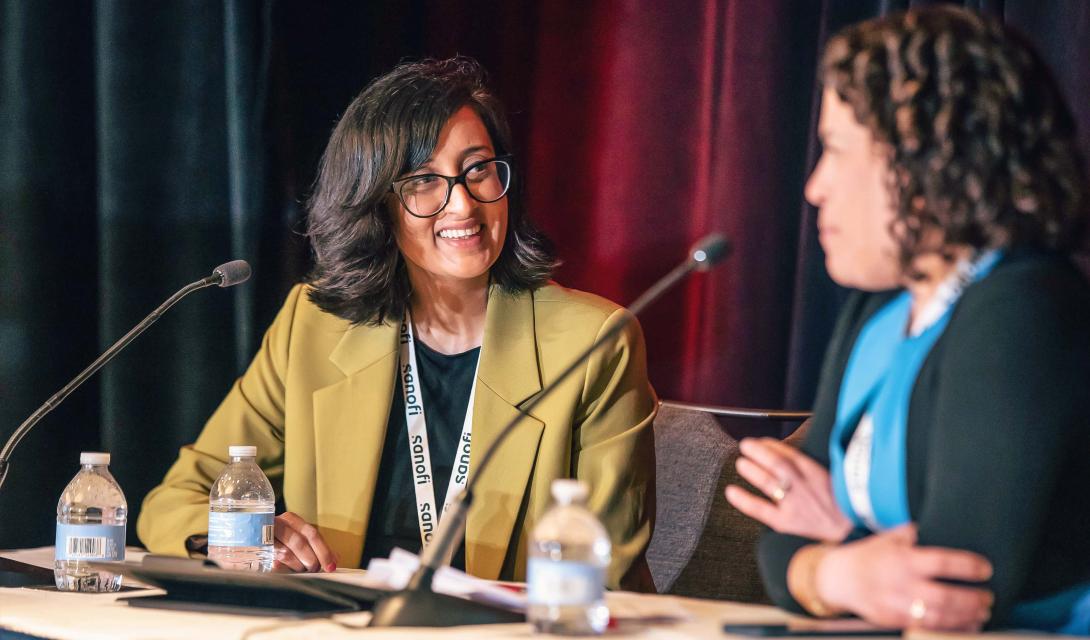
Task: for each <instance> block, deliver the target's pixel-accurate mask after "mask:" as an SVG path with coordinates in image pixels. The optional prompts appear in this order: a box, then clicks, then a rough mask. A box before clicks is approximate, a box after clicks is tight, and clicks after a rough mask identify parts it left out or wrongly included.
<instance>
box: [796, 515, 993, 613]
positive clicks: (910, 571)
mask: <svg viewBox="0 0 1090 640" xmlns="http://www.w3.org/2000/svg"><path fill="white" fill-rule="evenodd" d="M915 545H916V526H915V525H913V524H907V525H904V526H901V527H897V528H896V529H891V530H889V531H885V532H882V533H878V534H875V535H872V536H869V537H867V538H863V539H862V540H859V541H857V542H852V543H849V544H845V545H842V546H840V547H838V548H836V549H833V550H831V551H829V552H828V553H827V554H826V555H825V557H824V558H823V559H822V560H821V563H820V564H819V565H818V567H817V575H816V585H815V587H816V590H817V594H818V597H820V598H821V600H822V601H824V602H825V603H827V604H829V605H831V606H833V607H836V608H838V609H844V610H847V611H851V612H853V613H855V614H857V615H859V616H860V617H861V618H863V619H865V620H867V621H869V622H872V623H874V624H877V625H880V626H883V627H890V628H917V629H933V630H943V631H976V630H979V629H980V627H981V626H982V625H983V624H984V623H985V622H987V620H988V618H989V617H990V616H991V607H992V593H991V592H990V591H988V590H987V589H983V588H977V587H967V586H960V585H953V584H946V583H943V582H940V581H941V580H960V581H962V582H982V581H984V580H987V579H988V578H990V577H991V575H992V565H991V563H989V562H988V560H987V559H986V558H984V557H983V556H981V555H979V554H976V553H972V552H969V551H960V550H956V549H947V548H942V547H917V546H915Z"/></svg>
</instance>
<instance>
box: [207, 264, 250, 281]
mask: <svg viewBox="0 0 1090 640" xmlns="http://www.w3.org/2000/svg"><path fill="white" fill-rule="evenodd" d="M212 277H214V278H218V279H219V286H221V287H233V286H235V285H236V284H240V283H242V282H246V281H247V280H249V279H250V263H248V262H246V261H245V260H232V261H230V262H225V263H223V264H221V265H220V266H218V267H216V268H215V269H213V270H212Z"/></svg>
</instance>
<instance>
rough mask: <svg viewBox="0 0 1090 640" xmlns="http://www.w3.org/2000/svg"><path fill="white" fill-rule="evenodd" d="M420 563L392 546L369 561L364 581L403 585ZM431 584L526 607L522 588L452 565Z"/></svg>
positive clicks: (470, 596)
mask: <svg viewBox="0 0 1090 640" xmlns="http://www.w3.org/2000/svg"><path fill="white" fill-rule="evenodd" d="M419 566H420V558H418V557H417V556H416V554H414V553H411V552H409V551H405V550H404V549H394V550H393V551H392V552H391V553H390V557H389V558H374V559H372V560H371V562H370V563H368V565H367V574H366V583H365V584H366V585H367V586H372V587H381V588H385V589H404V588H405V585H407V584H408V583H409V578H411V577H412V575H413V572H414V571H416V568H417V567H419ZM333 575H336V574H333ZM337 579H342V578H340V577H338V578H337ZM432 586H433V588H434V589H435V591H436V592H438V593H445V594H447V595H451V596H458V597H462V598H468V599H470V600H474V601H476V602H484V603H487V604H494V605H498V606H501V607H504V608H506V609H511V610H512V611H520V612H525V611H526V594H525V592H522V591H513V590H511V589H509V588H508V587H504V586H502V585H501V584H499V583H497V582H493V581H491V580H484V579H481V578H476V577H474V576H471V575H469V574H467V573H465V572H464V571H459V570H458V569H454V568H452V567H443V568H442V569H440V570H439V571H437V572H436V573H435V581H434V582H433V583H432Z"/></svg>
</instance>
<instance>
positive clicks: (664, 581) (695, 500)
mask: <svg viewBox="0 0 1090 640" xmlns="http://www.w3.org/2000/svg"><path fill="white" fill-rule="evenodd" d="M807 426H808V423H804V424H803V426H802V427H800V428H799V429H798V430H797V431H796V432H795V433H794V434H792V436H791V437H790V438H788V441H789V442H798V441H801V438H802V437H803V435H804V433H805V428H806V427H807ZM654 429H655V456H656V460H655V466H656V473H657V476H656V490H655V492H656V493H655V495H656V519H655V530H654V534H653V535H652V537H651V543H650V545H649V547H648V549H647V561H648V564H649V565H650V568H651V575H652V577H653V578H654V580H655V587H656V589H657V590H658V592H659V593H670V594H674V595H681V596H689V597H697V598H716V599H722V600H733V601H736V602H752V603H768V602H770V601H769V600H768V597H767V596H766V595H765V592H764V586H763V584H762V583H761V577H760V574H759V572H758V570H757V556H756V552H757V537H758V536H759V535H760V525H759V524H758V523H757V522H755V521H753V520H751V519H749V518H748V517H746V516H745V515H743V514H742V513H740V512H739V511H737V510H736V509H734V507H731V506H730V504H728V503H727V501H726V498H724V497H723V491H724V489H725V488H726V486H727V485H728V484H740V485H743V486H747V487H748V484H746V482H745V481H744V480H742V479H741V477H740V476H738V474H737V472H736V471H735V469H734V463H735V460H737V458H738V442H737V441H736V440H735V439H734V438H733V437H732V436H731V435H730V434H729V433H727V432H726V431H725V430H724V429H723V428H722V426H721V425H720V423H719V421H718V420H717V419H716V418H715V417H714V416H713V415H711V414H710V413H708V412H706V411H698V410H692V409H687V408H681V407H677V406H670V405H669V404H667V403H664V404H663V406H662V407H661V408H660V409H659V413H658V416H657V417H656V418H655V425H654Z"/></svg>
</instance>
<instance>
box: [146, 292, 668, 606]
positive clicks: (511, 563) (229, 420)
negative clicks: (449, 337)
mask: <svg viewBox="0 0 1090 640" xmlns="http://www.w3.org/2000/svg"><path fill="white" fill-rule="evenodd" d="M627 314H628V312H627V311H625V310H624V309H622V308H620V307H618V306H617V305H615V304H613V303H611V302H608V301H606V300H604V299H602V298H599V297H597V296H594V295H591V294H587V293H582V292H578V291H573V290H570V289H565V288H563V287H560V286H558V285H555V284H549V285H546V286H544V287H542V288H540V289H538V290H536V291H534V292H524V293H520V294H508V293H504V292H502V291H501V290H500V289H499V288H498V287H493V289H492V291H491V292H490V294H489V302H488V310H487V314H486V321H485V332H484V343H483V345H482V349H481V362H480V368H479V371H478V377H477V397H476V401H475V406H474V411H473V444H472V450H471V452H470V469H471V471H470V473H471V474H473V473H476V465H477V463H478V461H479V460H480V459H481V455H482V454H483V453H484V451H486V450H487V449H488V448H489V447H491V446H492V443H493V442H494V441H495V439H496V436H497V434H498V432H499V430H500V429H501V428H502V427H503V426H504V425H505V424H507V422H508V421H509V420H511V419H513V418H515V417H516V416H520V415H521V419H520V423H519V425H518V427H517V428H516V429H515V431H514V432H513V433H512V435H511V436H510V437H509V438H507V440H506V441H504V442H503V444H501V445H500V449H499V450H498V451H497V454H496V458H495V460H493V462H492V464H491V467H490V468H489V469H487V470H485V472H484V476H482V477H481V479H480V480H479V485H478V490H477V495H476V500H475V502H474V505H473V507H472V508H471V509H470V512H469V516H468V521H467V523H466V568H467V570H468V571H469V572H470V573H472V574H474V575H477V576H480V577H482V578H489V579H498V578H503V579H515V580H525V576H526V551H527V541H528V539H529V535H530V533H531V531H532V530H533V527H534V524H535V523H536V522H537V521H538V520H539V519H540V518H541V516H542V515H543V514H544V512H545V511H546V509H547V508H548V506H549V501H550V496H549V487H550V485H551V484H552V481H553V480H554V479H556V478H568V477H575V478H579V479H581V480H583V481H585V482H586V483H587V484H588V485H589V487H590V498H589V506H590V508H591V509H592V510H593V511H595V512H596V513H597V514H598V516H599V517H600V518H601V520H602V523H603V524H604V525H605V527H606V529H607V530H608V531H609V534H610V537H611V539H612V542H613V562H612V564H611V566H610V570H609V573H608V578H607V584H608V585H609V586H611V587H614V588H616V587H619V586H622V578H624V580H623V586H624V587H625V588H630V589H649V588H653V586H652V585H651V583H650V577H649V572H647V570H646V563H645V562H644V557H643V552H644V549H645V548H646V546H647V543H648V541H649V540H650V538H651V527H652V519H653V517H654V470H655V461H654V441H653V435H652V429H651V422H652V420H653V418H654V416H655V412H656V407H657V402H656V399H655V395H654V391H653V390H652V389H651V386H650V384H649V383H648V380H647V365H646V356H645V350H644V342H643V335H642V333H641V331H640V328H639V325H638V323H636V322H632V323H631V324H630V325H629V326H628V327H627V328H626V329H625V330H624V331H623V332H622V333H621V334H620V335H619V337H618V338H617V339H615V340H614V341H612V342H611V343H610V344H607V345H606V346H604V347H603V348H601V349H599V350H598V351H597V352H596V354H595V355H594V356H593V357H592V358H591V359H590V360H589V362H587V363H586V365H585V366H584V367H583V368H582V370H580V371H577V372H575V373H574V374H573V375H572V376H570V377H569V378H568V380H567V381H566V382H564V383H563V384H561V386H560V387H559V388H558V389H557V390H556V391H555V392H554V393H553V394H552V395H551V396H550V397H548V398H547V399H545V400H544V401H542V402H541V404H539V405H538V406H536V407H534V409H533V411H532V412H531V413H530V414H525V413H524V412H522V411H521V410H520V409H519V407H520V405H523V404H524V403H526V401H527V400H528V399H530V398H532V397H533V396H534V395H535V394H537V393H538V392H539V391H541V389H542V388H543V386H544V385H547V384H549V383H550V382H551V381H552V380H553V379H555V378H556V377H557V376H558V374H559V373H560V372H561V371H562V370H563V369H564V367H565V366H567V365H568V364H570V362H571V361H572V359H573V358H574V357H575V356H576V354H578V353H579V352H581V351H582V350H583V349H585V348H586V347H587V346H589V345H590V343H591V342H592V341H593V340H594V339H595V338H596V337H597V336H598V335H600V334H601V333H602V332H603V331H604V330H605V329H606V328H607V327H608V326H609V325H610V324H611V323H614V322H617V321H618V320H619V319H621V318H622V317H625V316H626V315H627ZM398 346H399V345H398V325H397V323H396V322H391V321H387V322H386V323H385V324H382V325H379V326H370V325H356V326H353V325H351V324H350V323H349V322H347V321H345V320H342V319H340V318H338V317H336V316H334V315H332V314H329V313H325V312H323V311H322V310H320V309H319V308H318V307H317V306H315V305H314V304H313V303H312V302H311V301H310V300H309V299H308V297H307V296H306V287H305V286H304V285H297V286H296V287H295V288H293V289H292V291H291V293H290V294H289V296H288V299H287V301H286V303H285V304H284V307H283V309H281V311H280V313H279V314H278V315H277V317H276V320H275V321H274V322H273V324H272V325H271V326H270V327H269V330H268V332H267V333H266V334H265V338H264V341H263V343H262V345H261V348H260V350H259V351H258V353H257V355H256V357H255V358H254V361H253V363H251V365H250V367H249V369H248V370H247V371H246V372H245V374H243V376H242V377H241V378H239V379H238V381H237V382H236V383H235V385H234V386H233V388H232V389H231V391H230V393H228V395H227V397H226V398H225V399H224V401H223V403H222V404H221V405H220V406H219V408H218V409H217V410H216V412H215V413H214V414H213V415H212V417H211V419H210V420H209V421H208V423H207V424H206V425H205V427H204V430H203V431H202V432H201V434H200V436H199V437H198V438H197V442H196V443H194V444H192V445H189V446H185V447H182V449H181V451H180V453H179V455H178V460H177V461H176V462H175V463H174V465H173V466H172V467H171V468H170V470H169V471H168V472H167V474H166V477H165V478H164V479H163V482H162V484H160V485H159V486H158V487H156V488H155V489H154V490H152V492H151V493H149V494H148V496H147V498H146V499H145V500H144V504H143V506H142V508H141V510H140V515H139V519H138V522H137V531H138V533H139V535H140V539H141V540H142V541H143V542H144V544H145V545H146V546H147V548H148V549H149V550H150V551H152V552H154V553H169V554H175V555H184V554H185V553H186V549H185V540H186V539H187V538H188V537H189V536H192V535H200V534H204V533H205V532H206V531H207V530H208V493H209V490H210V489H211V486H212V483H213V481H214V480H215V479H216V477H217V476H218V475H219V473H220V471H221V470H222V469H223V467H224V465H225V463H226V458H227V447H228V446H229V445H233V444H249V445H256V446H257V451H258V463H259V464H260V465H261V466H262V468H263V469H265V472H266V474H267V475H268V476H269V479H270V480H271V481H272V483H273V487H274V489H275V490H276V492H277V495H278V496H282V497H283V500H284V504H285V506H286V508H287V510H289V511H294V512H295V513H298V514H299V515H300V516H302V517H303V518H304V519H306V520H307V521H308V522H310V523H312V524H315V525H316V526H317V527H318V529H319V530H320V532H321V534H322V536H323V537H324V538H325V540H326V541H327V542H328V543H329V544H330V545H331V547H332V548H333V549H334V550H335V551H336V552H337V553H338V555H339V557H340V564H341V565H342V566H346V567H354V566H358V564H359V562H360V558H361V555H362V553H363V544H364V537H365V535H366V532H367V521H368V518H369V517H370V515H371V503H372V499H373V494H374V489H375V482H376V479H377V475H378V471H379V461H380V459H381V456H382V446H383V441H384V437H385V434H386V423H387V419H388V417H389V412H390V407H391V405H392V402H393V396H394V384H395V382H396V379H397V376H396V372H397V361H398Z"/></svg>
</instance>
